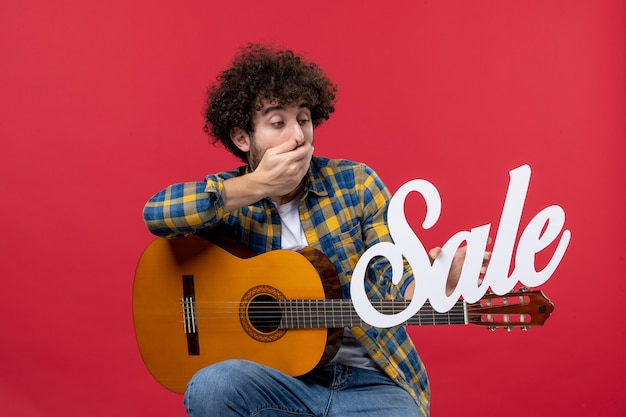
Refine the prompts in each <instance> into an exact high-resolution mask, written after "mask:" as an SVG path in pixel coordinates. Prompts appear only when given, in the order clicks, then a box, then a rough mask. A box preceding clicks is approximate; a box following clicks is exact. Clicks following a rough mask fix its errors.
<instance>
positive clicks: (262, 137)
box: [248, 101, 313, 170]
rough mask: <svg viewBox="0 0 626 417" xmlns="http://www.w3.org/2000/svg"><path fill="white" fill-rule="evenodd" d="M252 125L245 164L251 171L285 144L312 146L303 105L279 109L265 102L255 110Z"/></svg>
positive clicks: (274, 104) (307, 116)
mask: <svg viewBox="0 0 626 417" xmlns="http://www.w3.org/2000/svg"><path fill="white" fill-rule="evenodd" d="M252 123H253V125H254V132H252V133H250V152H249V154H248V163H249V164H250V167H251V168H252V169H253V170H254V169H255V168H256V167H257V166H258V165H259V162H260V161H261V158H263V155H264V154H265V151H266V150H267V149H269V148H273V147H275V146H278V145H281V144H283V143H285V142H287V141H289V140H296V141H297V142H298V144H303V143H304V142H305V141H308V142H309V143H311V144H313V124H312V122H311V110H310V109H309V107H308V105H307V104H306V103H305V102H299V103H294V104H289V105H280V104H277V103H275V102H268V101H265V102H263V107H262V108H261V109H260V110H255V112H254V115H253V117H252Z"/></svg>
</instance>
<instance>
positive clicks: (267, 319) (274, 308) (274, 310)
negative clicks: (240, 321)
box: [248, 295, 282, 333]
mask: <svg viewBox="0 0 626 417" xmlns="http://www.w3.org/2000/svg"><path fill="white" fill-rule="evenodd" d="M281 317H282V316H281V311H280V306H279V305H278V300H276V299H274V298H272V297H270V296H269V295H260V296H258V297H255V298H254V299H253V300H252V301H251V302H250V305H249V306H248V319H249V320H250V324H252V326H253V327H254V328H255V329H257V330H258V331H259V332H261V333H272V332H274V331H276V330H278V326H279V325H280V319H281Z"/></svg>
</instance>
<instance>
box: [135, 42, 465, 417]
mask: <svg viewBox="0 0 626 417" xmlns="http://www.w3.org/2000/svg"><path fill="white" fill-rule="evenodd" d="M218 81H219V82H218V84H216V85H215V86H213V87H211V88H210V90H209V92H208V103H207V110H206V125H205V130H206V131H207V132H208V133H209V134H210V135H211V136H212V137H213V138H215V140H216V141H219V142H220V143H221V144H223V145H224V146H225V147H226V148H227V149H228V150H229V151H230V152H232V153H233V154H235V155H236V156H238V157H239V158H241V160H242V161H243V162H244V163H245V164H246V165H245V166H243V167H241V168H239V169H236V170H233V171H227V172H220V173H216V174H211V175H208V176H207V177H206V179H205V181H204V182H195V183H182V184H175V185H172V186H170V187H167V188H165V189H164V190H162V191H161V192H159V193H157V194H156V195H155V196H154V197H153V198H152V199H150V201H148V203H147V204H146V206H145V209H144V219H145V222H146V225H147V226H148V228H149V229H150V231H151V232H152V233H154V234H156V235H158V236H163V237H177V236H183V235H188V234H203V235H204V234H207V233H208V234H210V233H220V234H222V235H227V236H229V237H233V238H235V239H236V240H238V241H240V242H242V243H243V244H245V245H246V246H248V247H249V248H250V249H252V250H253V251H254V252H256V253H263V252H267V251H270V250H274V249H281V248H282V249H292V250H298V249H301V248H303V247H305V246H313V247H315V248H317V249H319V250H321V251H322V252H323V253H324V254H325V255H326V256H327V257H328V258H329V259H330V261H331V262H332V263H333V265H334V267H335V269H336V270H337V272H338V275H339V277H340V280H341V284H342V293H343V297H344V298H349V296H350V289H349V286H350V279H351V276H352V271H353V268H354V267H355V265H356V263H357V261H358V259H359V257H360V255H361V254H362V253H363V252H364V251H365V250H366V249H367V248H368V247H370V246H372V245H374V244H376V243H378V242H381V241H391V236H390V235H389V230H388V228H387V223H386V209H387V206H388V203H389V200H390V198H391V195H390V193H389V191H388V189H387V188H386V187H385V185H384V184H383V182H382V181H381V179H380V178H379V177H378V176H377V174H376V173H375V172H374V171H373V170H372V169H370V168H369V167H367V166H365V165H363V164H359V163H355V162H350V161H346V160H331V159H327V158H322V157H317V156H314V155H313V144H314V128H315V127H317V126H319V125H320V124H321V123H322V122H323V121H324V120H327V119H328V118H329V116H330V114H331V113H332V112H334V110H335V109H334V99H335V94H336V86H335V85H334V84H333V83H332V82H331V81H330V80H329V79H328V78H327V77H326V76H325V74H324V73H323V71H322V70H321V69H320V68H319V67H318V66H317V65H315V64H314V63H311V62H307V61H305V60H304V59H302V58H301V57H298V56H296V55H295V54H294V53H293V52H291V51H281V50H275V49H273V48H269V47H262V46H257V45H249V46H248V47H246V48H244V49H243V50H242V51H241V53H240V54H239V55H238V56H237V57H236V59H235V60H234V62H233V64H232V66H231V67H230V68H229V69H227V70H226V71H224V72H223V73H222V74H221V75H220V77H219V78H218ZM438 252H439V249H438V248H437V249H435V250H433V251H431V256H433V257H434V256H436V255H437V254H438ZM457 255H458V256H457V257H455V262H454V265H453V271H454V272H453V273H451V276H450V277H449V281H448V284H449V285H450V286H451V287H452V288H453V287H454V285H456V281H457V280H458V277H459V269H460V265H461V264H462V262H463V256H464V252H462V251H460V252H459V253H458V254H457ZM412 278H413V277H412V273H411V272H410V270H409V269H408V268H405V273H404V276H403V279H402V281H401V282H400V283H399V284H398V285H394V284H393V283H392V282H391V271H390V268H389V265H388V264H387V262H386V261H385V260H384V259H380V260H377V261H376V262H373V263H372V264H371V265H370V266H369V270H368V277H367V280H368V281H367V283H366V285H367V288H368V297H370V298H371V299H387V300H389V299H401V298H403V297H407V298H409V297H410V294H411V291H412ZM294 279H297V277H296V278H294ZM429 396H430V388H429V383H428V378H427V376H426V371H425V369H424V365H423V363H422V361H421V360H420V358H419V357H418V355H417V352H416V350H415V347H414V346H413V343H412V341H411V339H410V338H409V336H408V335H407V333H406V330H405V329H404V327H402V326H399V327H395V328H390V329H376V328H361V327H353V328H349V329H345V331H344V338H343V342H342V345H341V348H340V349H339V352H338V353H337V355H336V356H335V357H334V359H333V360H332V361H331V362H330V363H329V364H328V365H327V366H325V367H323V368H321V369H317V370H314V371H311V372H310V373H308V374H306V375H303V376H301V377H296V378H294V377H291V376H288V375H285V374H282V373H280V372H278V371H276V370H274V369H271V368H267V367H264V366H262V365H259V364H256V363H251V362H246V361H242V360H230V361H225V362H221V363H218V364H215V365H212V366H209V367H206V368H204V369H202V370H200V371H199V372H198V373H197V374H196V375H195V376H194V377H193V378H192V379H191V381H189V383H188V386H187V391H186V393H185V407H186V409H187V413H188V414H189V416H191V417H199V416H252V415H255V416H292V417H293V416H297V415H300V416H342V417H345V416H351V415H354V416H357V415H358V416H385V417H394V416H398V417H407V416H427V415H429Z"/></svg>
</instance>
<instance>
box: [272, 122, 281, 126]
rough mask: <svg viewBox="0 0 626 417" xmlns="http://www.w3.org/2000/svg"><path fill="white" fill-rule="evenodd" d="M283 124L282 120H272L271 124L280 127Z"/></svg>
mask: <svg viewBox="0 0 626 417" xmlns="http://www.w3.org/2000/svg"><path fill="white" fill-rule="evenodd" d="M283 124H284V122H282V121H281V122H272V126H274V127H282V126H283Z"/></svg>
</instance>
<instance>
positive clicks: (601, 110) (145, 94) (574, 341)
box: [0, 0, 626, 417]
mask: <svg viewBox="0 0 626 417" xmlns="http://www.w3.org/2000/svg"><path fill="white" fill-rule="evenodd" d="M248 41H257V42H258V41H262V42H272V43H276V44H279V45H283V46H287V47H290V48H293V49H295V50H297V51H299V52H302V53H304V54H305V55H307V56H309V57H310V58H312V59H314V60H315V61H317V62H318V63H319V64H320V65H321V66H322V67H324V68H326V70H327V72H328V74H329V75H330V76H331V77H332V78H333V79H334V80H335V81H336V82H337V83H338V84H339V88H340V92H339V96H338V100H337V112H336V113H335V114H334V116H333V118H332V119H331V120H330V121H329V122H328V123H327V124H326V125H324V126H322V127H321V128H320V129H319V130H318V131H317V133H316V152H317V153H318V154H320V155H326V156H331V157H345V158H349V159H354V160H360V161H364V162H366V163H368V164H370V165H371V166H372V167H373V168H374V169H376V170H377V171H378V173H379V174H380V175H381V176H382V177H383V179H385V181H386V182H387V185H388V186H389V188H390V189H391V190H392V191H395V190H396V189H397V188H398V187H399V186H400V185H402V184H404V183H405V182H407V181H409V180H411V179H414V178H425V179H428V180H429V181H431V182H432V183H434V184H435V185H436V187H437V188H438V189H439V191H440V193H441V195H442V200H443V211H442V216H441V218H440V220H439V222H438V223H437V224H436V225H435V227H433V229H431V230H429V231H427V232H422V231H420V230H419V229H418V228H417V225H419V221H420V220H421V216H422V215H423V213H421V212H420V210H421V208H420V205H419V200H418V199H415V202H416V203H415V204H413V205H414V206H415V209H413V208H411V206H412V204H411V203H410V202H409V205H408V212H409V213H408V216H409V217H410V219H411V222H412V224H415V225H416V231H417V232H418V233H419V235H420V238H422V239H423V241H424V242H425V243H426V245H427V246H435V245H439V244H442V243H443V242H445V241H446V240H447V239H448V238H449V237H450V236H451V235H452V234H454V233H456V232H457V231H459V230H468V229H469V228H471V227H474V226H478V225H483V224H487V223H491V224H492V225H493V229H492V230H493V231H495V227H496V225H497V224H498V221H499V218H500V212H501V210H502V204H503V201H504V195H505V192H506V187H507V183H508V172H509V170H511V169H513V168H516V167H518V166H519V165H522V164H526V163H527V164H529V165H530V166H531V168H532V170H533V173H532V178H531V183H530V189H529V193H528V197H527V199H526V206H525V209H524V215H523V218H522V225H521V227H522V228H523V227H524V226H525V224H526V223H527V222H528V221H529V220H530V219H531V218H532V217H533V216H534V215H535V214H536V213H537V212H538V211H539V210H541V209H542V208H544V207H546V206H548V205H551V204H557V205H559V206H561V207H562V208H563V209H564V211H565V213H566V226H565V227H566V228H568V229H570V230H571V231H572V240H571V243H570V245H569V248H568V250H567V252H566V253H565V257H564V259H563V261H562V262H561V265H560V266H559V268H557V270H556V273H555V274H554V275H553V277H552V278H551V279H550V280H549V281H548V282H547V283H546V284H545V285H543V286H542V289H543V290H544V292H545V293H546V294H547V295H548V296H549V297H550V298H551V299H552V301H553V302H554V303H555V306H556V309H555V312H554V314H553V317H552V318H550V319H549V320H548V321H547V323H546V325H545V326H544V327H541V328H534V329H531V331H529V332H521V331H515V332H511V333H506V332H504V331H498V332H495V333H492V332H489V331H487V330H484V329H481V328H478V327H473V326H465V327H454V328H450V327H437V328H412V329H411V335H412V337H413V339H414V341H415V343H416V345H417V346H418V350H419V351H420V353H421V355H422V357H423V359H424V361H425V362H426V365H427V367H428V371H429V375H430V377H431V380H432V389H433V395H432V414H433V416H452V415H460V414H462V413H463V414H464V415H470V416H478V415H506V416H526V415H534V416H560V415H568V416H586V415H603V416H618V415H625V414H626V400H625V397H624V384H623V376H624V373H625V372H626V355H625V354H624V348H625V347H626V344H625V340H626V334H625V326H624V324H623V321H622V317H621V314H620V313H621V312H622V310H623V309H622V308H621V302H622V297H623V296H624V293H625V284H624V282H625V280H624V277H623V276H622V275H623V273H622V272H623V270H624V266H625V264H624V255H623V253H624V252H623V236H624V234H625V233H626V230H625V222H624V219H623V216H624V215H623V211H624V209H625V208H626V207H625V202H624V189H625V187H624V185H625V181H624V174H625V172H624V171H625V169H624V155H625V152H624V151H625V146H624V140H625V138H626V136H625V134H626V122H625V120H626V119H625V117H624V115H625V114H626V9H625V4H624V2H623V1H599V0H587V1H571V0H563V1H554V0H541V1H524V2H519V1H501V0H484V1H471V2H468V1H453V0H446V1H416V0H411V1H358V2H357V1H354V2H348V1H346V2H337V1H325V0H324V1H315V2H308V3H294V2H286V1H272V2H259V1H233V2H231V1H229V2H223V4H218V3H216V2H213V1H207V0H204V1H195V0H188V1H185V2H166V1H154V0H153V1H145V0H137V1H129V0H124V1H121V0H109V1H106V2H93V1H84V0H75V1H68V0H66V1H55V2H50V1H43V0H33V1H18V0H9V1H7V0H4V1H3V2H2V4H1V5H0V52H1V56H0V96H1V98H0V137H1V140H2V148H1V153H0V179H1V181H0V184H1V185H0V187H1V190H2V204H1V205H0V218H1V219H2V235H3V237H2V239H1V243H0V244H1V248H2V250H1V252H0V254H1V255H0V256H1V265H0V268H1V269H0V277H1V278H2V288H3V290H2V302H1V303H0V313H1V314H2V322H1V324H0V329H1V334H2V343H1V345H0V369H1V371H0V410H2V414H3V415H6V416H14V415H19V416H23V417H30V416H81V415H90V416H93V417H97V416H109V415H116V416H154V417H156V416H168V417H172V416H183V415H184V410H183V408H182V405H181V403H182V398H181V396H180V395H178V394H173V393H170V392H169V391H166V390H165V389H164V388H162V387H161V386H160V385H158V384H157V383H156V382H155V381H154V380H153V379H152V378H151V377H150V375H149V374H148V372H147V371H146V369H145V368H144V366H143V363H142V362H141V359H140V356H139V352H138V350H137V347H136V345H135V340H134V334H133V324H132V314H131V288H132V280H133V273H134V268H135V265H136V262H137V259H138V257H139V255H140V254H141V251H142V250H143V248H144V247H145V246H146V245H147V244H148V242H150V241H151V239H152V237H151V235H150V234H149V233H148V232H147V231H146V230H145V228H144V225H143V223H142V220H141V209H142V206H143V203H144V202H145V200H146V199H147V198H148V197H150V196H151V195H152V193H154V192H156V191H157V190H158V189H160V188H162V187H163V186H165V185H167V184H169V183H172V182H178V181H184V180H198V179H201V178H203V176H204V174H206V173H209V172H214V171H217V170H221V169H224V168H230V167H232V166H234V165H235V164H236V162H237V161H235V160H234V159H233V158H231V157H228V156H227V154H226V152H225V151H224V150H223V149H214V148H213V147H211V146H209V145H208V144H207V138H206V137H205V135H204V133H203V131H202V123H203V121H202V117H201V112H202V107H203V98H204V91H205V88H206V87H207V85H208V84H209V83H211V82H212V81H213V79H214V77H215V75H216V74H217V73H218V72H219V71H220V70H222V69H223V68H224V67H225V66H226V65H227V64H228V63H229V62H230V60H231V58H232V56H233V52H234V50H235V49H236V48H237V47H239V46H241V45H243V44H245V43H246V42H248ZM493 231H492V234H493ZM551 250H553V248H548V249H547V250H546V251H544V253H542V254H541V256H540V257H539V258H540V261H539V262H541V258H542V257H543V259H545V258H547V257H549V255H550V251H551Z"/></svg>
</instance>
